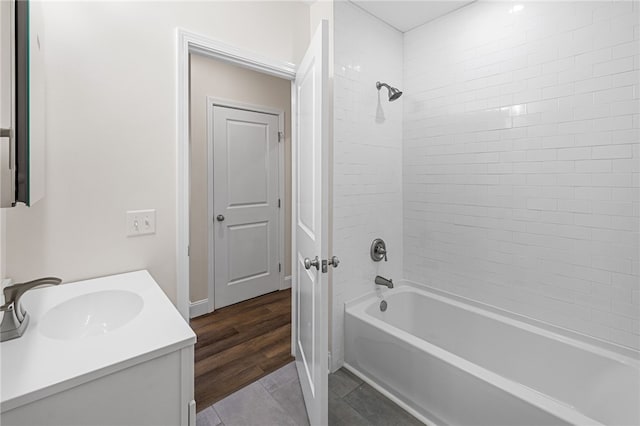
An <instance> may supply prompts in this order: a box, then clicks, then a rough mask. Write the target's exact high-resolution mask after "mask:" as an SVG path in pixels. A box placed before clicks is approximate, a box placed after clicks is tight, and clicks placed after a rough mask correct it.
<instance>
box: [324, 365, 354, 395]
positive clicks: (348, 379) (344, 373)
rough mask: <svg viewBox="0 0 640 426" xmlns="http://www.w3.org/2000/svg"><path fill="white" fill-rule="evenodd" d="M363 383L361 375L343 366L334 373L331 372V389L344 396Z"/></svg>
mask: <svg viewBox="0 0 640 426" xmlns="http://www.w3.org/2000/svg"><path fill="white" fill-rule="evenodd" d="M361 384H362V380H360V378H359V377H357V376H355V375H353V374H352V373H351V372H350V371H348V370H346V369H344V368H341V369H340V370H338V371H336V372H335V373H333V374H329V391H330V392H333V393H335V394H336V395H337V396H338V397H340V398H342V397H344V396H345V395H347V394H348V393H349V392H351V391H352V390H354V389H355V388H357V387H358V386H360V385H361Z"/></svg>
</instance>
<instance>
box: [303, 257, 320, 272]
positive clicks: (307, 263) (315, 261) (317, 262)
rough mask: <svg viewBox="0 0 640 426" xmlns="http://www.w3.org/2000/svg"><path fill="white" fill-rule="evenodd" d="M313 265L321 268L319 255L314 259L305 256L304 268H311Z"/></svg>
mask: <svg viewBox="0 0 640 426" xmlns="http://www.w3.org/2000/svg"><path fill="white" fill-rule="evenodd" d="M312 266H315V267H316V269H320V260H319V259H318V256H316V258H315V259H313V260H311V259H309V258H308V257H305V258H304V269H311V267H312Z"/></svg>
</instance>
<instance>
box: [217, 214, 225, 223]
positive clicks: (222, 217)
mask: <svg viewBox="0 0 640 426" xmlns="http://www.w3.org/2000/svg"><path fill="white" fill-rule="evenodd" d="M216 219H217V220H218V222H222V221H223V220H224V216H222V215H221V214H219V215H218V217H216Z"/></svg>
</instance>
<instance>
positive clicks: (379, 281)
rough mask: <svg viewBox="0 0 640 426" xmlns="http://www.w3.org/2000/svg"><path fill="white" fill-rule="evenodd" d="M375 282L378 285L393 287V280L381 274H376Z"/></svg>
mask: <svg viewBox="0 0 640 426" xmlns="http://www.w3.org/2000/svg"><path fill="white" fill-rule="evenodd" d="M375 283H376V284H378V285H384V286H387V287H388V288H393V280H392V279H387V278H385V277H381V276H380V275H376V279H375Z"/></svg>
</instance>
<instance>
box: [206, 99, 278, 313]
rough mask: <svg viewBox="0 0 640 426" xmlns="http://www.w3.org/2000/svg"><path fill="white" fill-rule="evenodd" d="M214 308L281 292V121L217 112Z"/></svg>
mask: <svg viewBox="0 0 640 426" xmlns="http://www.w3.org/2000/svg"><path fill="white" fill-rule="evenodd" d="M212 123H213V218H211V220H212V223H213V227H214V232H213V236H214V257H215V262H214V265H215V270H214V277H215V278H214V280H215V294H214V300H215V308H216V309H217V308H221V307H223V306H227V305H231V304H233V303H237V302H240V301H243V300H247V299H250V298H252V297H256V296H260V295H262V294H265V293H269V292H272V291H275V290H278V289H279V288H280V273H279V270H278V266H279V260H278V253H279V251H278V238H279V234H278V208H279V206H278V204H279V202H278V131H279V128H278V123H279V120H278V116H277V115H271V114H264V113H258V112H253V111H245V110H240V109H233V108H225V107H220V106H214V107H213V118H212Z"/></svg>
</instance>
